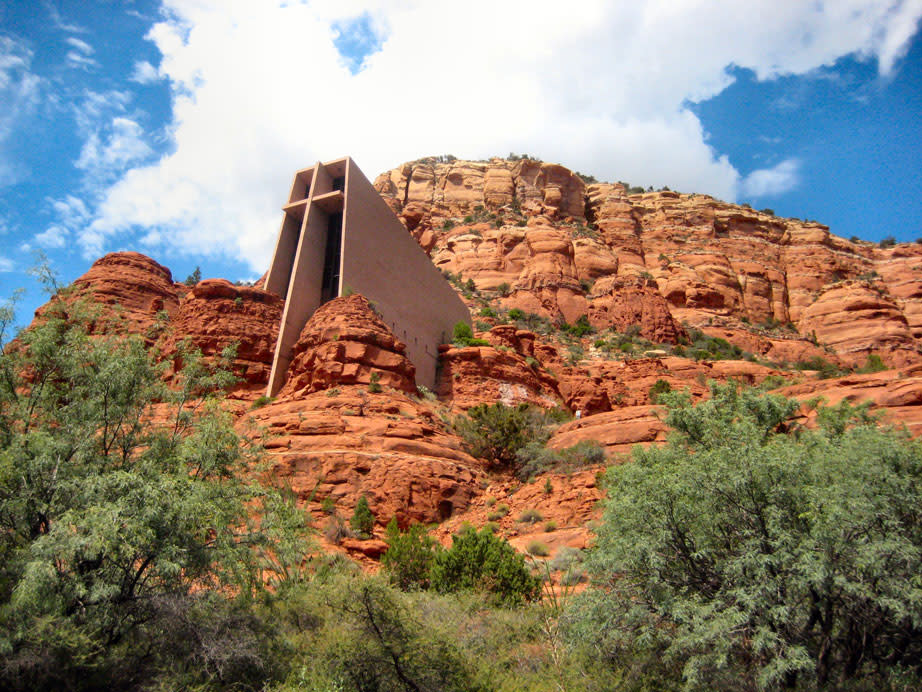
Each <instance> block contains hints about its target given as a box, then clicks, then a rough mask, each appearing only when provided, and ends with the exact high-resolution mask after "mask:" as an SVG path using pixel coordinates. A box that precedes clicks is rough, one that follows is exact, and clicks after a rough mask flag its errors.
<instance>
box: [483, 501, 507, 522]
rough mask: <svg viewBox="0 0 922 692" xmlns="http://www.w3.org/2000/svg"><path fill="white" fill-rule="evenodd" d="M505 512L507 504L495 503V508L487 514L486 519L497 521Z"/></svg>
mask: <svg viewBox="0 0 922 692" xmlns="http://www.w3.org/2000/svg"><path fill="white" fill-rule="evenodd" d="M507 514H509V506H508V505H497V506H496V509H495V510H493V511H492V512H490V513H489V514H487V521H499V520H500V519H502V518H503V517H505V516H506V515H507Z"/></svg>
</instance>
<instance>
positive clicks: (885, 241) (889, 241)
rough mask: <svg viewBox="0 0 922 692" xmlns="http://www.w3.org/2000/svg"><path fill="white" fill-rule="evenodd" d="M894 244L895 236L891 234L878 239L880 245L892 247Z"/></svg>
mask: <svg viewBox="0 0 922 692" xmlns="http://www.w3.org/2000/svg"><path fill="white" fill-rule="evenodd" d="M894 245H896V238H894V237H893V236H892V235H888V236H886V237H884V238H881V239H880V247H893V246H894Z"/></svg>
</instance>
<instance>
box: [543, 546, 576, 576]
mask: <svg viewBox="0 0 922 692" xmlns="http://www.w3.org/2000/svg"><path fill="white" fill-rule="evenodd" d="M582 562H583V551H582V550H580V549H579V548H571V547H570V546H564V547H563V548H561V549H560V550H558V551H557V555H555V556H554V559H553V560H551V561H550V563H549V565H548V567H549V569H551V570H553V571H555V572H566V571H568V570H570V569H572V568H573V567H574V566H576V565H580V564H582Z"/></svg>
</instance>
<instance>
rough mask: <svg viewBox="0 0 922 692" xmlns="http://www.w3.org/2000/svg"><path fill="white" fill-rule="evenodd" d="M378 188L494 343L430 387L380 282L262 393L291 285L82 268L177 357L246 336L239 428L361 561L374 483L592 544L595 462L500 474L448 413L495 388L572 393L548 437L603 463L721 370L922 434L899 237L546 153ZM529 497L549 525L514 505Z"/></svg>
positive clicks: (134, 266) (403, 503)
mask: <svg viewBox="0 0 922 692" xmlns="http://www.w3.org/2000/svg"><path fill="white" fill-rule="evenodd" d="M375 185H376V187H377V189H378V190H379V191H380V193H381V194H382V196H383V197H384V198H385V199H386V200H387V202H388V203H389V204H390V205H391V207H392V208H393V209H394V210H395V212H397V213H398V215H399V216H400V218H401V219H402V220H403V221H404V223H405V224H406V226H407V228H408V230H409V231H410V232H411V233H412V234H413V235H414V237H416V238H417V239H418V240H419V242H420V244H421V245H422V246H423V247H424V248H425V250H426V251H427V252H428V253H429V254H430V256H431V258H432V260H433V262H434V263H435V264H436V265H437V266H439V267H440V268H441V269H442V270H443V271H444V272H445V273H446V275H447V276H448V277H449V278H450V280H451V281H452V282H453V283H454V284H455V286H456V287H457V290H458V292H459V294H461V295H462V297H463V299H464V300H465V301H466V302H467V304H468V305H469V306H470V308H471V312H472V315H473V316H474V320H475V331H476V334H475V336H476V337H478V338H479V339H480V341H478V342H476V343H479V344H480V345H467V346H465V345H461V344H457V345H448V344H446V345H444V346H443V347H442V348H441V349H440V350H441V354H440V357H441V368H440V380H439V384H438V387H437V391H436V392H426V391H417V389H416V387H415V385H414V382H413V376H414V372H413V366H412V364H411V363H410V362H409V361H408V360H407V359H406V356H405V354H404V345H403V344H402V343H400V341H399V340H398V339H396V338H395V337H394V335H393V334H391V333H390V331H389V330H388V328H387V326H386V325H385V324H384V323H383V322H381V320H380V319H379V318H378V317H377V316H376V315H375V313H374V311H373V309H372V307H371V306H370V305H369V303H368V301H367V300H365V298H363V297H362V296H358V295H353V296H349V297H344V298H338V299H336V300H334V301H331V302H330V303H328V304H326V305H324V306H323V307H322V308H321V309H320V310H318V311H317V312H316V313H315V315H314V316H313V317H312V318H311V320H310V321H309V322H308V323H307V324H306V325H305V327H304V330H303V332H302V334H301V336H300V339H299V341H298V343H297V345H296V347H295V357H294V359H293V360H292V366H291V371H290V373H291V374H290V378H289V381H288V383H287V384H286V385H285V387H284V388H283V389H282V390H281V392H280V393H279V396H278V397H276V398H275V399H273V400H266V399H265V397H263V396H262V395H263V394H264V391H265V385H266V381H267V378H268V373H269V369H270V367H271V362H272V350H273V348H274V344H275V339H276V335H277V330H278V322H279V320H280V317H281V310H282V300H281V299H280V298H279V297H278V296H276V295H273V294H271V293H268V292H266V291H263V290H261V289H260V288H256V287H251V286H239V285H233V284H231V283H230V282H228V281H225V280H223V279H206V280H204V281H201V282H199V283H198V284H197V285H195V286H192V287H188V286H185V285H183V284H179V283H176V282H174V281H173V280H172V276H171V274H170V271H169V270H168V269H167V268H165V267H163V266H161V265H159V264H157V263H156V262H154V261H153V260H151V259H150V258H147V257H145V256H143V255H140V254H137V253H115V254H111V255H107V256H105V257H103V258H101V259H100V260H98V261H97V262H96V263H95V264H94V265H93V266H92V268H91V269H90V270H89V271H88V272H87V273H86V274H85V275H84V276H83V277H81V278H80V279H78V280H77V282H76V285H77V288H78V292H79V293H81V294H83V295H87V296H90V297H92V298H93V299H94V300H96V301H97V302H99V303H101V304H102V305H103V306H104V310H103V313H102V314H101V315H100V317H99V319H98V320H97V321H96V325H95V329H97V330H100V331H102V330H122V331H132V332H137V333H139V334H142V335H143V336H144V337H145V338H146V339H147V341H148V343H149V344H150V345H151V348H153V349H156V352H157V353H158V357H160V358H162V359H163V360H165V361H166V362H167V363H168V364H169V365H170V372H173V371H175V370H176V369H179V368H181V367H182V366H183V363H182V348H183V346H182V345H183V344H185V343H188V344H190V345H191V346H193V347H197V348H198V349H200V350H201V351H202V352H203V354H204V355H205V356H206V357H207V358H217V357H219V356H220V355H221V354H222V352H224V350H225V349H226V348H227V347H229V346H232V345H233V346H235V347H236V353H235V356H234V360H233V369H234V371H235V373H236V374H237V375H238V377H239V382H238V384H237V385H236V386H235V387H234V388H233V389H232V390H231V391H230V392H229V393H228V397H227V400H226V406H227V408H228V410H229V411H231V412H233V414H234V415H235V416H236V418H237V426H238V428H239V429H240V430H241V431H244V432H246V433H247V434H249V435H251V436H253V437H254V438H256V439H257V440H258V441H259V442H260V443H261V444H262V445H263V446H264V447H265V449H266V451H267V453H268V455H269V459H270V462H271V466H272V473H273V474H274V475H275V476H276V477H278V478H281V479H283V480H284V481H285V482H287V483H288V484H290V486H291V487H292V488H293V489H294V491H295V492H296V493H297V494H298V495H299V497H300V498H301V500H302V502H303V503H304V504H305V506H306V507H307V508H308V509H309V510H310V511H311V512H312V514H313V515H314V516H315V518H316V524H317V526H318V527H319V528H321V529H323V531H324V535H325V536H326V537H327V539H328V540H329V541H330V543H331V544H338V545H341V546H342V547H343V548H345V549H348V550H349V551H350V552H351V553H352V554H353V555H355V556H357V557H359V558H360V559H371V558H374V557H376V556H377V555H379V554H380V552H381V551H382V550H383V548H384V545H383V543H382V542H381V541H380V540H370V541H358V540H355V539H350V538H348V537H347V536H346V534H347V533H348V532H347V531H345V530H344V526H343V519H344V518H346V517H348V516H349V515H350V514H351V512H352V510H353V508H354V506H355V503H356V502H357V501H358V499H359V497H361V496H362V495H365V496H366V497H367V499H368V501H369V504H370V505H371V508H372V510H373V512H374V513H375V515H376V517H377V521H378V533H379V537H380V532H381V529H382V527H383V525H384V524H386V522H387V521H388V520H389V519H390V518H391V517H396V518H397V520H398V522H399V523H400V524H401V525H404V526H406V525H407V524H409V523H411V522H425V523H438V524H439V527H440V528H439V529H437V530H436V532H437V533H438V535H440V536H441V537H445V538H447V536H448V535H450V532H451V530H453V529H455V528H457V527H458V526H459V525H460V524H461V523H462V522H464V521H472V522H473V523H475V524H477V525H482V524H484V523H485V522H487V521H492V522H495V523H496V525H497V530H499V531H501V532H502V533H503V534H504V535H506V536H507V537H509V538H510V539H511V540H512V542H513V543H514V544H515V545H519V546H520V547H521V546H524V545H525V544H526V543H527V541H528V540H529V539H530V538H532V537H534V535H535V534H540V535H541V539H542V540H543V541H545V542H546V543H547V544H548V545H549V546H550V547H551V549H552V551H553V549H555V548H556V547H559V546H563V545H568V546H571V547H582V546H584V545H585V544H586V542H587V541H588V540H589V530H588V528H587V524H588V522H589V519H591V517H592V516H593V512H594V503H595V501H596V500H597V499H598V498H599V497H600V495H601V491H600V490H599V489H598V488H597V487H596V472H597V471H598V470H599V469H600V468H601V467H600V466H595V467H589V468H583V469H576V470H574V469H567V470H563V469H556V470H555V469H553V468H552V469H550V470H547V471H544V472H542V473H539V474H538V475H537V476H536V477H535V478H534V479H533V480H531V481H530V482H526V483H523V482H522V481H520V480H518V479H516V478H514V477H513V476H511V475H508V474H504V473H500V472H496V471H491V470H488V469H487V468H486V466H485V464H484V463H483V461H482V460H480V459H477V458H474V457H472V456H471V455H470V454H469V453H468V452H467V451H465V447H464V444H463V443H462V440H461V439H460V438H459V437H458V436H457V435H456V434H455V432H454V430H453V427H452V425H451V421H452V419H453V417H454V416H456V415H457V414H458V413H460V412H463V411H465V410H467V409H469V408H470V407H471V406H474V405H476V404H478V403H493V402H496V401H502V402H504V403H506V404H517V403H522V402H528V403H532V404H535V405H537V406H541V407H544V408H555V407H558V408H561V409H565V410H566V411H567V412H569V413H570V415H571V416H572V414H573V413H575V412H577V411H578V412H579V413H580V417H579V418H577V419H573V420H570V421H569V422H566V423H564V424H562V425H560V426H559V427H557V428H556V430H555V431H554V432H553V436H552V437H551V439H550V441H549V443H548V446H549V447H550V448H553V449H566V448H569V447H571V446H573V445H575V444H577V443H579V442H582V441H586V440H591V441H595V442H597V443H599V444H601V445H602V447H603V448H604V450H605V452H606V454H607V456H608V458H609V461H619V460H622V459H624V458H625V455H626V454H627V453H628V452H629V450H630V447H631V446H632V445H634V444H637V443H642V444H649V443H654V444H655V443H656V442H657V441H661V440H663V439H664V437H665V434H666V427H665V425H664V424H663V423H662V422H661V420H660V418H659V414H658V408H657V406H656V405H655V397H656V392H657V391H663V390H664V389H669V388H671V389H683V388H684V389H688V390H689V391H690V392H691V394H692V395H693V396H695V397H700V396H704V395H706V393H707V386H706V383H707V381H708V380H720V381H726V380H731V379H732V380H737V381H740V382H742V383H745V384H749V385H762V386H764V387H766V388H772V387H773V388H776V389H779V390H780V391H781V392H783V393H786V394H788V395H790V396H795V397H798V398H800V399H802V400H803V401H808V400H810V399H813V398H815V397H817V396H824V397H826V398H827V400H828V401H830V402H831V403H836V402H837V401H840V400H842V399H847V400H849V401H861V400H869V401H871V402H872V404H873V406H874V407H875V408H876V409H878V410H881V411H882V412H884V414H885V415H887V416H889V420H890V422H893V423H895V424H905V425H907V427H908V428H909V430H910V431H912V432H913V433H914V434H917V433H919V432H922V355H920V341H919V339H920V337H922V300H920V298H922V245H897V246H895V247H891V248H886V249H882V248H879V247H876V246H874V245H872V244H870V243H867V242H862V241H849V240H844V239H842V238H839V237H837V236H835V235H833V234H831V233H830V232H829V229H828V228H826V227H825V226H823V225H821V224H819V223H816V222H809V221H801V220H798V219H782V218H778V217H775V216H773V215H772V214H770V213H768V212H759V211H755V210H752V209H749V208H747V207H740V206H736V205H731V204H726V203H724V202H720V201H718V200H715V199H713V198H711V197H708V196H706V195H694V194H691V195H690V194H679V193H676V192H672V191H669V190H661V191H658V192H643V193H640V192H632V191H631V189H630V188H628V187H626V186H625V185H624V184H620V183H612V184H609V183H592V184H588V185H587V184H586V183H584V181H583V180H582V178H581V177H579V176H578V175H575V174H573V173H572V172H571V171H569V170H567V169H566V168H564V167H562V166H559V165H556V164H547V163H542V162H539V161H533V160H530V159H525V160H518V161H507V160H501V159H494V160H491V161H488V162H469V161H468V162H466V161H452V162H445V163H439V162H436V161H434V160H425V161H419V162H414V163H408V164H404V165H403V166H401V167H399V168H396V169H394V170H392V171H389V172H387V173H384V174H382V175H381V176H379V177H378V178H377V180H376V183H375ZM170 372H168V373H167V376H170ZM802 413H803V416H804V419H805V420H807V421H808V422H809V418H810V417H811V415H812V413H811V409H810V407H808V406H805V408H804V410H803V412H802ZM497 507H505V511H500V510H498V509H497ZM526 509H529V510H536V511H537V513H538V514H539V515H540V516H541V517H542V521H541V522H536V521H532V522H520V521H517V519H518V517H519V515H520V514H521V512H522V511H524V510H526Z"/></svg>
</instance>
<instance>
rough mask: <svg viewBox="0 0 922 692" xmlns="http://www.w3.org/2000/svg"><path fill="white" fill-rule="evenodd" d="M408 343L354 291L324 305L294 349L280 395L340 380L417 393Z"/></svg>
mask: <svg viewBox="0 0 922 692" xmlns="http://www.w3.org/2000/svg"><path fill="white" fill-rule="evenodd" d="M404 351H405V347H404V345H403V344H402V343H401V342H399V341H398V340H397V338H396V337H395V336H394V335H393V334H392V333H391V331H390V329H388V327H387V325H386V324H385V323H384V321H383V320H382V319H381V318H380V317H378V315H376V314H375V312H374V310H373V309H372V307H371V305H370V304H369V302H368V299H367V298H365V297H364V296H361V295H358V294H355V295H351V296H345V297H341V298H335V299H333V300H331V301H330V302H328V303H325V304H324V305H321V306H320V307H319V308H318V309H317V311H316V312H315V313H314V314H313V315H312V316H311V318H310V319H309V320H308V321H307V324H305V325H304V329H303V330H302V331H301V336H300V338H299V339H298V341H297V343H296V344H295V346H294V348H293V349H292V358H291V365H290V366H289V367H288V380H287V381H286V383H285V386H284V387H283V388H282V391H281V392H280V393H279V396H280V397H292V396H299V395H303V394H309V393H311V392H316V391H320V390H323V389H328V388H330V387H334V386H336V385H339V384H371V383H372V378H374V381H375V382H376V383H377V384H378V385H379V386H381V387H390V388H393V389H398V390H401V391H404V392H408V393H414V394H415V393H416V383H415V381H414V375H415V368H414V367H413V364H412V363H411V362H410V361H409V360H408V359H407V357H406V356H405V355H404Z"/></svg>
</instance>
